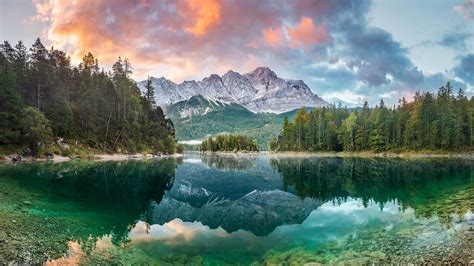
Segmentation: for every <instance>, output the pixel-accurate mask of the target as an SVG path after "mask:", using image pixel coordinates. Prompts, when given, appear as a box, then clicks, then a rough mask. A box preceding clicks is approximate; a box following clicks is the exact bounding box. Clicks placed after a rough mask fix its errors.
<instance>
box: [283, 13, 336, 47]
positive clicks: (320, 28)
mask: <svg viewBox="0 0 474 266" xmlns="http://www.w3.org/2000/svg"><path fill="white" fill-rule="evenodd" d="M286 30H287V31H288V35H289V37H290V43H291V47H303V48H309V47H311V46H312V45H315V44H322V43H325V42H326V41H328V38H329V37H328V33H327V32H326V28H325V26H324V24H320V25H315V24H314V23H313V20H312V19H311V18H308V17H301V20H300V22H299V24H298V25H296V26H294V27H290V26H287V27H286Z"/></svg>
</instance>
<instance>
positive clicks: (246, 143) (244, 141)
mask: <svg viewBox="0 0 474 266" xmlns="http://www.w3.org/2000/svg"><path fill="white" fill-rule="evenodd" d="M200 150H201V151H211V152H215V151H226V152H238V151H248V152H258V147H257V143H256V142H255V140H253V139H251V138H249V137H247V136H244V135H218V136H217V137H215V138H212V137H210V138H207V139H205V140H203V142H202V144H201V147H200Z"/></svg>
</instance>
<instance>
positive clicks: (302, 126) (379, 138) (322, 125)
mask: <svg viewBox="0 0 474 266" xmlns="http://www.w3.org/2000/svg"><path fill="white" fill-rule="evenodd" d="M473 142H474V98H471V99H468V98H467V97H466V96H465V94H464V92H463V90H462V89H459V91H458V92H457V93H456V95H454V92H453V88H452V87H451V84H450V83H449V82H448V83H447V84H446V85H445V86H443V87H441V88H439V90H438V92H437V94H432V93H429V92H425V93H420V92H418V93H416V95H415V97H414V101H412V102H406V101H405V99H401V100H400V101H399V104H398V106H394V107H392V108H388V107H387V106H385V104H384V102H383V100H381V101H380V104H378V105H377V106H375V108H369V105H368V104H367V103H365V104H364V106H363V108H361V109H357V110H349V109H347V108H317V109H313V110H311V111H310V112H308V111H307V110H306V109H301V110H300V111H299V112H298V113H297V114H296V116H295V118H294V120H293V121H291V122H290V121H288V119H285V121H284V125H283V129H282V131H281V133H280V135H279V136H278V137H274V138H272V140H271V141H270V143H269V148H270V149H271V150H277V151H375V152H381V151H410V150H413V151H417V150H420V149H423V150H442V151H461V150H472V148H473Z"/></svg>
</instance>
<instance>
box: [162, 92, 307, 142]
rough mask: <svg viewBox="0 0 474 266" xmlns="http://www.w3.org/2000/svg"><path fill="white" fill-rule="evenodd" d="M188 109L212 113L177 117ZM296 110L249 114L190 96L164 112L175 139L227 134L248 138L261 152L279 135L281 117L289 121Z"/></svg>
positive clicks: (244, 109) (242, 110)
mask: <svg viewBox="0 0 474 266" xmlns="http://www.w3.org/2000/svg"><path fill="white" fill-rule="evenodd" d="M207 108H209V109H207ZM188 109H192V110H196V109H201V110H206V109H207V110H212V111H209V112H207V113H206V114H204V115H195V116H191V117H189V116H187V117H181V116H180V112H183V111H185V110H188ZM297 111H298V110H294V111H290V112H286V113H283V114H273V113H253V112H251V111H249V110H247V109H246V108H244V107H242V106H240V105H238V104H228V105H227V104H226V105H218V104H215V103H212V102H209V101H207V100H206V99H204V98H203V97H202V96H193V97H191V99H189V100H187V101H182V102H178V103H175V104H173V105H171V106H170V107H168V108H167V110H166V113H167V115H168V116H169V117H171V118H172V119H173V122H174V123H175V126H176V137H177V138H178V139H179V140H199V139H204V138H206V137H207V136H214V135H218V134H222V133H223V132H227V133H230V134H239V135H246V136H251V137H252V138H254V139H255V141H256V142H257V144H258V147H259V149H260V150H264V149H267V143H268V141H269V140H270V139H271V137H272V136H273V135H276V134H278V133H279V132H280V130H281V127H282V126H281V124H282V123H283V119H284V118H285V116H288V117H289V118H293V117H294V116H295V115H296V112H297ZM187 150H188V149H187Z"/></svg>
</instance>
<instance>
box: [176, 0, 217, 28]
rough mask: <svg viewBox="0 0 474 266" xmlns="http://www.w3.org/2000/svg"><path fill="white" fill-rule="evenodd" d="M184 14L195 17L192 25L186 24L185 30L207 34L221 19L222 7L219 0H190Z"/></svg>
mask: <svg viewBox="0 0 474 266" xmlns="http://www.w3.org/2000/svg"><path fill="white" fill-rule="evenodd" d="M183 9H184V10H186V9H188V11H187V12H184V14H182V16H183V17H188V16H189V17H193V15H195V17H196V18H195V19H194V20H195V21H194V22H193V23H192V25H191V26H185V27H184V30H185V31H187V32H191V33H193V34H194V35H196V36H202V35H204V34H206V33H207V32H208V31H209V29H210V28H211V27H213V26H215V25H217V24H219V23H220V21H221V8H220V4H219V2H218V1H217V0H188V1H187V3H186V5H185V8H183Z"/></svg>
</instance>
